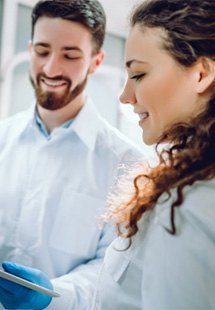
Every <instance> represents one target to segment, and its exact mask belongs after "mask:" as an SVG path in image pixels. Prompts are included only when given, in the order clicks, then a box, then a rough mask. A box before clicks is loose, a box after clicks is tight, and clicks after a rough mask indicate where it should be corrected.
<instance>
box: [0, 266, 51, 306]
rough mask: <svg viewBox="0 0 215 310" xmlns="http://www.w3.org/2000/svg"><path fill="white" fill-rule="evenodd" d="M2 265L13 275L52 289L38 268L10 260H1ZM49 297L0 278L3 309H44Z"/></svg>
mask: <svg viewBox="0 0 215 310" xmlns="http://www.w3.org/2000/svg"><path fill="white" fill-rule="evenodd" d="M2 267H3V268H4V270H5V271H7V272H9V273H11V274H13V275H16V276H18V277H20V278H23V279H26V280H28V281H31V282H33V283H36V284H38V285H41V286H44V287H45V288H48V289H51V290H53V286H52V283H51V282H50V280H49V279H48V278H47V276H46V275H45V274H44V273H42V272H41V271H40V270H38V269H33V268H28V267H25V266H22V265H19V264H14V263H12V262H3V263H2ZM51 299H52V298H51V297H49V296H47V295H44V294H42V293H38V292H36V291H34V290H31V289H29V288H26V287H24V286H22V285H19V284H16V283H13V282H11V281H8V280H6V279H3V278H0V302H1V303H2V305H3V306H4V307H5V309H38V310H39V309H45V308H46V307H47V306H48V305H49V303H50V302H51Z"/></svg>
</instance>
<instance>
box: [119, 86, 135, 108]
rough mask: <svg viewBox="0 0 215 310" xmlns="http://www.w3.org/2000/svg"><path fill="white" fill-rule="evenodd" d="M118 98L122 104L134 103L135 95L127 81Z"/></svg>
mask: <svg viewBox="0 0 215 310" xmlns="http://www.w3.org/2000/svg"><path fill="white" fill-rule="evenodd" d="M119 100H120V101H121V103H124V104H127V103H129V104H135V103H136V97H135V94H134V92H133V90H132V88H131V86H129V85H128V82H127V83H126V84H125V86H124V89H123V91H122V93H121V95H120V97H119Z"/></svg>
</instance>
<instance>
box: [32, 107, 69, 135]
mask: <svg viewBox="0 0 215 310" xmlns="http://www.w3.org/2000/svg"><path fill="white" fill-rule="evenodd" d="M35 122H36V124H37V126H38V128H39V130H40V132H41V133H42V134H43V135H44V136H45V137H46V138H47V139H51V134H50V133H49V132H48V130H47V128H46V126H45V125H44V123H43V121H42V120H41V118H40V116H39V114H38V112H37V109H35ZM72 122H73V119H70V120H68V121H66V122H65V123H63V124H62V125H61V126H60V127H61V128H69V126H70V125H71V124H72Z"/></svg>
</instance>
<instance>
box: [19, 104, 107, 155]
mask: <svg viewBox="0 0 215 310" xmlns="http://www.w3.org/2000/svg"><path fill="white" fill-rule="evenodd" d="M24 113H25V115H26V123H25V122H24V123H22V125H23V126H24V127H27V126H28V125H30V126H32V127H34V128H36V129H37V130H38V125H37V124H36V115H35V114H36V105H35V104H34V105H32V106H31V107H30V108H29V109H28V110H27V111H25V112H24ZM101 125H102V123H101V117H100V116H99V114H98V112H97V111H96V108H95V106H94V104H93V102H92V100H91V99H90V98H87V99H86V102H85V104H84V106H83V107H82V109H81V110H80V112H79V113H78V115H77V116H76V117H75V118H74V121H73V122H72V124H71V125H70V126H69V128H59V130H60V131H64V132H67V133H68V134H71V132H75V133H76V134H77V136H78V137H79V138H80V139H81V140H82V142H83V143H84V144H85V145H86V146H87V147H88V148H89V149H91V150H93V149H94V147H95V143H96V139H97V134H98V131H99V130H100V128H101Z"/></svg>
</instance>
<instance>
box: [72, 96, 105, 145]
mask: <svg viewBox="0 0 215 310" xmlns="http://www.w3.org/2000/svg"><path fill="white" fill-rule="evenodd" d="M71 128H72V129H73V131H74V132H75V133H76V134H77V136H78V137H79V138H80V139H81V140H82V141H83V143H84V144H85V145H86V146H87V147H88V148H89V149H94V147H95V143H96V139H97V135H98V131H99V130H100V129H101V117H100V116H99V114H98V112H97V111H96V109H95V107H94V104H93V102H92V100H91V99H90V98H87V100H86V103H85V104H84V106H83V107H82V109H81V111H80V112H79V113H78V115H77V116H76V117H75V119H74V121H73V123H72V125H71Z"/></svg>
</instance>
